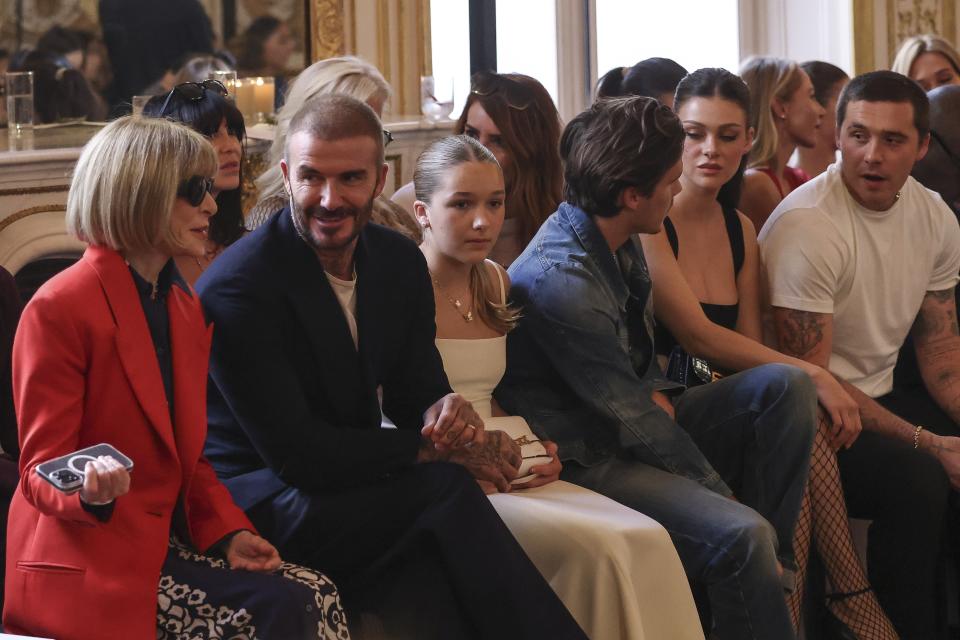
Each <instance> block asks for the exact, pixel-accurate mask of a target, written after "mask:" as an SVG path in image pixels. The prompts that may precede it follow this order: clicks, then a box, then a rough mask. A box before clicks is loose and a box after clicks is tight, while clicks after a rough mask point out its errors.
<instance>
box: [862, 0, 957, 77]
mask: <svg viewBox="0 0 960 640" xmlns="http://www.w3.org/2000/svg"><path fill="white" fill-rule="evenodd" d="M853 16H854V20H853V40H854V52H855V60H856V65H855V67H856V72H857V73H863V72H865V71H873V70H874V69H889V68H890V64H891V63H892V62H893V57H894V56H895V55H896V53H897V48H898V47H899V45H900V43H901V42H902V41H903V40H904V39H905V38H909V37H910V36H915V35H919V34H922V33H934V34H937V35H939V36H942V37H943V38H946V39H947V40H948V41H950V42H951V43H953V44H954V45H956V44H957V43H958V35H960V33H958V30H957V28H958V26H960V25H958V24H957V2H956V0H853Z"/></svg>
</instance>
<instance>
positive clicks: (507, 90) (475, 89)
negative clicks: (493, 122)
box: [470, 71, 533, 111]
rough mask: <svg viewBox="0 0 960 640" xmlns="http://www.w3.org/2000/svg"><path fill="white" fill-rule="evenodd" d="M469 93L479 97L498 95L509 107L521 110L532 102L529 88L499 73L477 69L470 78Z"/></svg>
mask: <svg viewBox="0 0 960 640" xmlns="http://www.w3.org/2000/svg"><path fill="white" fill-rule="evenodd" d="M470 93H475V94H476V95H478V96H481V97H484V98H486V97H489V96H493V95H499V96H500V97H502V98H503V100H504V102H506V103H507V106H508V107H510V108H511V109H515V110H517V111H523V110H524V109H526V108H527V107H529V106H530V104H531V103H532V102H533V93H532V92H531V91H530V88H529V87H527V86H525V85H523V84H521V83H520V82H517V81H516V80H514V79H512V78H508V77H507V76H505V75H502V74H499V73H490V72H489V71H479V72H477V73H475V74H473V77H472V78H470Z"/></svg>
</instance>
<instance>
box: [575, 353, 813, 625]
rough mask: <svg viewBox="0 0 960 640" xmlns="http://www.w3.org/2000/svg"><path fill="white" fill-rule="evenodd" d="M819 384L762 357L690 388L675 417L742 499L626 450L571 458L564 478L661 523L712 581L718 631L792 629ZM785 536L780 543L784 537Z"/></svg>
mask: <svg viewBox="0 0 960 640" xmlns="http://www.w3.org/2000/svg"><path fill="white" fill-rule="evenodd" d="M816 403H817V400H816V392H815V390H814V388H813V384H812V382H811V381H810V379H809V377H807V375H806V374H804V373H802V372H801V371H800V370H799V369H796V368H793V367H788V366H784V365H765V366H762V367H756V368H754V369H750V370H748V371H745V372H743V373H739V374H736V375H733V376H729V377H726V378H723V379H722V380H719V381H717V382H714V383H711V384H709V385H704V386H701V387H695V388H693V389H690V390H689V391H686V392H684V393H683V395H681V396H680V398H679V399H678V400H677V402H676V414H677V422H678V423H679V424H680V425H681V426H682V427H683V428H684V429H685V430H686V431H687V432H689V434H690V436H691V437H692V438H693V439H694V441H695V442H696V443H697V446H698V447H700V449H701V450H702V451H703V453H704V455H705V456H706V457H707V459H708V460H709V461H710V463H711V464H712V465H713V466H714V468H715V469H716V470H717V472H718V473H719V474H720V475H721V476H722V477H723V479H724V480H725V481H726V483H727V484H728V485H729V486H730V488H731V489H732V490H733V491H734V493H735V494H736V496H737V499H738V500H739V501H740V502H734V501H732V500H728V499H727V498H724V497H722V496H720V495H719V494H717V493H714V492H713V491H710V490H709V489H706V488H705V487H703V486H702V485H700V484H698V483H696V482H694V481H692V480H689V479H687V478H682V477H680V476H677V475H674V474H671V473H668V472H666V471H663V470H660V469H657V468H654V467H651V466H649V465H646V464H643V463H640V462H637V461H635V460H630V459H627V458H624V457H618V458H615V459H611V460H607V461H605V462H602V463H600V464H598V465H596V466H591V467H583V466H580V465H576V464H569V463H568V464H567V465H566V466H565V467H564V470H563V473H562V476H561V477H563V479H565V480H568V481H570V482H574V483H576V484H579V485H581V486H584V487H586V488H588V489H592V490H594V491H597V492H598V493H602V494H604V495H606V496H608V497H610V498H612V499H614V500H616V501H618V502H620V503H622V504H624V505H626V506H628V507H631V508H633V509H636V510H637V511H640V512H642V513H644V514H646V515H648V516H650V517H651V518H654V519H655V520H657V521H658V522H660V524H662V525H663V526H664V527H665V528H666V529H667V531H668V532H669V533H670V536H671V538H672V539H673V542H674V544H675V545H676V547H677V552H678V553H679V555H680V560H681V561H682V562H683V565H684V569H685V570H686V572H687V575H688V577H689V578H690V579H691V581H694V582H699V583H702V584H704V585H706V587H707V590H708V593H709V597H710V603H711V610H712V613H713V628H712V630H711V631H710V634H708V635H710V636H711V637H713V638H717V639H720V640H726V639H729V640H734V639H735V640H745V639H750V638H754V639H769V640H784V639H789V638H793V637H794V631H793V627H792V625H791V623H790V616H789V613H788V612H787V607H786V602H785V599H784V590H783V583H782V582H781V580H780V578H779V577H778V575H777V559H778V546H779V555H780V560H781V562H782V563H783V564H784V566H785V567H786V568H791V567H792V566H793V560H792V558H793V553H792V549H791V544H790V543H791V540H792V538H793V527H794V524H795V521H796V517H797V513H798V512H799V510H800V500H801V498H802V497H803V491H804V487H805V485H806V479H807V473H808V471H809V465H810V461H809V458H810V447H811V443H812V441H813V433H814V429H815V426H816V425H815V420H816ZM778 539H779V545H778Z"/></svg>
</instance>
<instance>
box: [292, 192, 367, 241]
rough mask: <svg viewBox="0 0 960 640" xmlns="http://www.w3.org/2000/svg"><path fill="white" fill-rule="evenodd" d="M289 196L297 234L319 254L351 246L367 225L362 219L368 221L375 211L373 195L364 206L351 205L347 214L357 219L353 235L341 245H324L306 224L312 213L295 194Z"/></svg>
mask: <svg viewBox="0 0 960 640" xmlns="http://www.w3.org/2000/svg"><path fill="white" fill-rule="evenodd" d="M288 198H289V203H290V219H291V220H292V221H293V228H294V229H295V230H296V232H297V235H298V236H300V239H301V240H303V241H304V242H305V243H306V244H307V246H308V247H310V248H311V249H313V250H314V252H316V253H318V254H319V253H329V252H331V251H333V252H336V251H337V250H339V249H343V248H345V247H347V246H349V245H350V244H351V243H352V242H353V241H354V240H355V239H356V238H357V236H359V235H360V232H361V231H362V230H363V227H365V226H366V222H364V223H363V224H360V219H361V218H365V219H366V221H369V220H370V217H371V214H372V213H373V201H374V197H371V198H370V199H369V200H368V201H367V203H366V204H365V205H364V206H363V207H351V210H348V211H347V215H348V216H350V217H352V218H353V219H354V221H355V223H354V230H353V235H351V236H350V237H349V238H348V239H347V241H346V242H345V243H344V245H343V246H341V247H322V246H320V243H319V242H317V241H316V239H315V238H314V237H313V236H312V235H311V234H310V230H309V228H307V226H306V220H307V219H308V218H310V217H311V216H310V214H308V213H306V212H305V211H304V210H303V208H302V207H301V206H300V205H298V204H297V203H296V201H295V200H294V199H293V194H289V196H288Z"/></svg>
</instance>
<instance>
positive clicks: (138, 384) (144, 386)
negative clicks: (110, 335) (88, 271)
mask: <svg viewBox="0 0 960 640" xmlns="http://www.w3.org/2000/svg"><path fill="white" fill-rule="evenodd" d="M84 260H87V261H88V262H89V263H90V264H91V265H92V266H93V268H94V270H95V271H96V272H97V274H98V276H99V278H100V283H101V285H102V286H103V290H104V293H105V294H106V297H107V303H108V304H109V305H110V309H111V311H112V312H113V317H114V320H115V322H116V324H117V333H116V343H117V352H118V353H119V356H120V362H121V364H122V366H123V370H124V373H126V376H127V380H129V381H130V386H131V387H132V388H133V393H134V395H135V396H136V398H137V402H138V403H139V404H140V407H141V408H142V409H143V413H144V415H146V417H147V420H148V421H149V422H150V424H151V425H152V426H153V428H154V429H155V430H156V431H157V433H158V435H159V436H160V439H161V440H162V441H163V443H164V444H165V445H166V446H167V448H169V449H170V451H171V453H176V445H175V443H174V438H173V425H172V424H171V422H170V412H169V410H168V408H167V403H166V399H165V397H164V390H163V378H162V377H161V375H160V365H159V364H157V354H156V352H155V351H154V348H153V338H152V337H151V336H150V329H149V327H147V319H146V316H144V314H143V307H142V306H141V305H140V298H139V296H138V295H137V289H136V286H135V285H134V283H133V276H131V275H130V271H129V268H128V267H127V265H126V262H125V261H124V259H123V258H122V257H121V256H120V254H119V253H117V252H116V251H113V250H112V249H107V248H104V247H89V248H88V249H87V250H86V252H85V253H84Z"/></svg>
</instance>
